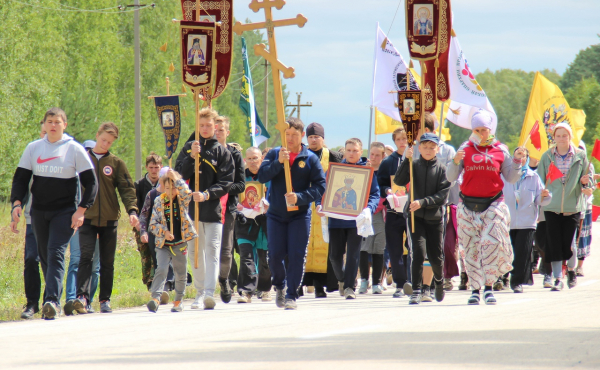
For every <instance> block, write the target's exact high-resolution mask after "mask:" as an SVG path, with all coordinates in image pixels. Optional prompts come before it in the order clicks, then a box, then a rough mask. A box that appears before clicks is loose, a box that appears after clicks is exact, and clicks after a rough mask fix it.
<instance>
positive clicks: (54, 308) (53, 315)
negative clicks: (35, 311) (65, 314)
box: [42, 302, 60, 320]
mask: <svg viewBox="0 0 600 370" xmlns="http://www.w3.org/2000/svg"><path fill="white" fill-rule="evenodd" d="M42 313H43V314H44V320H54V319H58V318H59V317H60V308H58V305H57V304H56V303H54V302H46V303H44V307H42Z"/></svg>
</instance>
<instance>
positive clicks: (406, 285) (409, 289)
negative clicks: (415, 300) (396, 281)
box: [403, 281, 413, 295]
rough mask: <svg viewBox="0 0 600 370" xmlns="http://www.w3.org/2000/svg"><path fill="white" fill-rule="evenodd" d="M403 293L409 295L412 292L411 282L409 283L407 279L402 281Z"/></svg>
mask: <svg viewBox="0 0 600 370" xmlns="http://www.w3.org/2000/svg"><path fill="white" fill-rule="evenodd" d="M403 288H404V289H403V290H404V294H406V295H411V294H412V293H413V288H412V284H411V283H409V282H408V281H407V282H406V283H404V287H403Z"/></svg>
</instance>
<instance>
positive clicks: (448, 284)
mask: <svg viewBox="0 0 600 370" xmlns="http://www.w3.org/2000/svg"><path fill="white" fill-rule="evenodd" d="M452 289H454V284H452V279H444V290H445V291H447V292H449V291H451V290H452Z"/></svg>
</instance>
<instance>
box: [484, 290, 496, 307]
mask: <svg viewBox="0 0 600 370" xmlns="http://www.w3.org/2000/svg"><path fill="white" fill-rule="evenodd" d="M483 299H484V300H485V304H487V305H495V304H496V298H495V297H494V293H493V292H492V291H491V290H487V291H485V292H484V293H483Z"/></svg>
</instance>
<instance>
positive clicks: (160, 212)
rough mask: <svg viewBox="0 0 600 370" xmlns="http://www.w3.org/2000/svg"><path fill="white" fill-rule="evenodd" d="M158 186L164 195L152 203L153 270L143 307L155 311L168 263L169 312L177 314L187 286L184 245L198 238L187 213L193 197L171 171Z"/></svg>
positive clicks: (179, 177)
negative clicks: (170, 281) (171, 298)
mask: <svg viewBox="0 0 600 370" xmlns="http://www.w3.org/2000/svg"><path fill="white" fill-rule="evenodd" d="M160 183H161V186H162V188H163V190H164V191H165V192H164V193H163V194H161V195H160V196H158V197H157V198H156V200H155V201H154V207H153V209H152V220H151V221H150V232H151V233H152V234H154V235H155V236H156V263H157V266H156V270H155V272H154V280H153V281H152V286H151V287H150V293H151V294H152V300H151V301H150V302H148V304H147V306H148V310H149V311H150V312H156V311H158V306H159V304H160V296H161V294H162V292H163V290H164V286H165V281H166V279H167V272H168V270H169V263H172V264H173V272H174V273H175V300H174V301H173V307H172V308H171V312H181V311H183V304H182V300H183V294H184V292H185V284H186V282H187V242H188V241H190V240H193V239H194V238H197V237H198V234H197V233H196V230H194V227H193V226H192V220H191V219H190V216H189V215H188V211H187V209H188V206H189V204H190V201H191V200H192V194H193V193H192V191H191V190H190V189H189V188H188V186H187V184H186V183H185V181H183V180H182V179H181V176H180V175H179V174H178V173H177V172H175V171H173V170H169V171H168V172H167V174H166V175H165V176H163V177H161V179H160ZM171 217H173V220H171ZM171 225H173V226H172V229H171Z"/></svg>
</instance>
